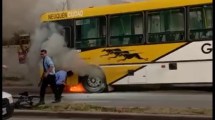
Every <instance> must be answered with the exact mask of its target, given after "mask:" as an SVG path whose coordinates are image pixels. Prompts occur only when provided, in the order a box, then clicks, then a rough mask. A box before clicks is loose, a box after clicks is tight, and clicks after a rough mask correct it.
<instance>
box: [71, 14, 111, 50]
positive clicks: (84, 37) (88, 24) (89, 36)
mask: <svg viewBox="0 0 215 120" xmlns="http://www.w3.org/2000/svg"><path fill="white" fill-rule="evenodd" d="M75 25H76V47H77V48H79V49H81V48H83V49H85V48H91V47H101V46H105V45H106V37H107V36H106V29H107V25H106V18H105V17H93V18H85V19H80V20H76V21H75Z"/></svg>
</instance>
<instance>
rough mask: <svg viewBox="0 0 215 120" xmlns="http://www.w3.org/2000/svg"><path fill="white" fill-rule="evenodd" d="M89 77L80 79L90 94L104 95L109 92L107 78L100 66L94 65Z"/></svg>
mask: <svg viewBox="0 0 215 120" xmlns="http://www.w3.org/2000/svg"><path fill="white" fill-rule="evenodd" d="M91 67H92V70H91V71H90V73H89V75H86V76H83V77H80V80H81V82H82V85H83V87H84V88H85V90H86V91H87V92H88V93H102V92H105V91H107V84H106V77H105V74H104V72H103V71H102V69H101V68H99V67H98V66H94V65H92V66H91Z"/></svg>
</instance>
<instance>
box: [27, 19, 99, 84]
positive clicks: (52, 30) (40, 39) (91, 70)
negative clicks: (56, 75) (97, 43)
mask: <svg viewBox="0 0 215 120" xmlns="http://www.w3.org/2000/svg"><path fill="white" fill-rule="evenodd" d="M61 29H62V27H61V26H59V25H57V24H55V23H46V24H42V25H41V26H40V27H38V28H37V29H36V30H35V34H34V35H33V36H32V38H31V39H32V43H31V47H30V50H29V53H28V56H27V66H28V69H29V70H28V71H29V73H28V74H27V77H28V79H30V80H32V81H33V82H34V83H35V81H38V79H39V78H38V76H39V72H38V71H39V70H40V68H42V67H41V65H42V63H41V61H40V60H41V59H40V50H41V49H46V50H47V52H48V55H49V56H50V57H51V58H52V59H53V61H54V64H55V67H56V68H57V69H58V70H65V71H68V70H72V71H73V72H74V73H75V74H78V75H79V76H86V75H89V76H92V77H103V73H102V71H100V70H99V69H100V68H98V67H96V66H95V65H90V64H88V63H86V62H85V61H84V60H82V59H81V58H80V56H79V53H78V52H77V51H76V50H74V49H70V48H67V47H66V43H65V40H64V37H63V36H62V35H61V34H60V32H59V31H61ZM39 65H40V66H39ZM35 84H36V83H35Z"/></svg>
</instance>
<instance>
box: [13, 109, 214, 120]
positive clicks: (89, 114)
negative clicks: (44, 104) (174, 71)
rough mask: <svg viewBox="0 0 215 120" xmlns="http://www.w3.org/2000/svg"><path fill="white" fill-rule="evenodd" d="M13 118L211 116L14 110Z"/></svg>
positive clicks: (167, 119)
mask: <svg viewBox="0 0 215 120" xmlns="http://www.w3.org/2000/svg"><path fill="white" fill-rule="evenodd" d="M13 116H37V117H48V118H67V119H68V118H106V119H112V118H115V119H125V118H127V119H128V118H129V119H135V120H142V119H145V120H159V119H162V120H212V116H199V115H163V114H162V115H160V114H139V113H113V112H98V113H95V112H77V111H72V112H53V111H40V110H15V111H14V113H13Z"/></svg>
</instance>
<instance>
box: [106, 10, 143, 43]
mask: <svg viewBox="0 0 215 120" xmlns="http://www.w3.org/2000/svg"><path fill="white" fill-rule="evenodd" d="M129 14H141V15H142V40H141V42H140V43H137V44H125V45H123V44H121V45H111V43H110V42H111V35H110V18H111V16H120V15H129ZM107 17H108V47H119V46H120V47H121V46H134V45H143V44H145V40H146V36H145V29H144V25H145V21H144V20H145V14H144V11H136V12H127V13H117V14H111V15H107ZM131 36H135V35H131Z"/></svg>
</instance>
